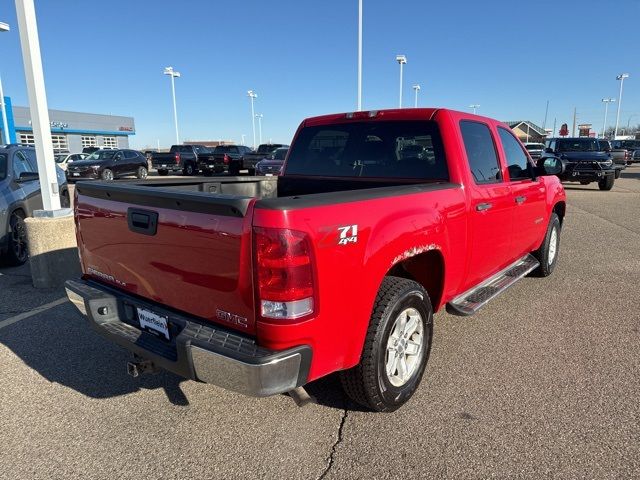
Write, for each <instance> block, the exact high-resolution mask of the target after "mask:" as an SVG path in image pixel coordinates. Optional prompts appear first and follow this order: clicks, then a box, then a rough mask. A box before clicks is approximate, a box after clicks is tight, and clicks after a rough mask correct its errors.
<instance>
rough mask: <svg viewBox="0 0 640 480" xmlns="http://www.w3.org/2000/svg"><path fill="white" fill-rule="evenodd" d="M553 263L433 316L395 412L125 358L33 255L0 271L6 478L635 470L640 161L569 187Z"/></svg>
mask: <svg viewBox="0 0 640 480" xmlns="http://www.w3.org/2000/svg"><path fill="white" fill-rule="evenodd" d="M566 187H567V193H568V197H569V207H568V213H567V218H566V221H565V225H564V230H563V233H562V244H561V253H560V255H561V257H560V263H559V265H558V268H557V270H556V271H555V273H554V274H553V275H552V276H551V277H549V278H547V279H538V278H526V279H524V280H522V281H520V282H518V283H517V284H516V285H515V286H514V287H513V288H512V289H510V290H509V291H508V292H506V293H505V294H503V295H501V296H500V297H498V298H497V299H496V300H494V301H493V302H491V303H490V304H489V305H487V306H486V307H484V308H483V309H482V310H480V312H478V313H477V314H476V315H475V316H474V317H470V318H460V317H453V316H450V315H448V314H446V313H444V312H440V313H438V314H437V315H436V316H435V335H434V343H433V351H432V354H431V360H430V363H429V365H428V367H427V370H426V373H425V377H424V380H423V383H422V385H421V387H420V388H419V389H418V391H417V393H416V395H415V397H414V398H413V399H412V401H410V402H409V403H408V404H407V405H405V406H404V407H403V408H401V409H400V410H398V411H396V412H394V413H392V414H374V413H370V412H366V411H363V410H362V409H360V408H359V407H357V406H356V405H354V404H353V403H351V402H349V401H347V400H346V399H345V398H344V396H343V394H342V392H341V390H340V388H339V382H338V381H337V380H336V378H335V376H333V377H329V378H326V379H322V380H320V381H318V382H314V383H313V384H311V385H310V386H309V388H308V390H309V393H310V394H311V395H313V396H314V397H315V398H316V399H317V403H312V404H308V405H306V406H304V407H298V406H296V404H295V403H294V402H293V401H292V399H290V398H289V397H287V396H284V395H279V396H276V397H271V398H265V399H253V398H247V397H243V396H241V395H238V394H235V393H232V392H227V391H225V390H222V389H220V388H217V387H214V386H210V385H204V384H198V383H195V382H191V381H184V380H182V379H180V378H178V377H176V376H174V375H171V374H168V373H160V374H158V375H153V376H143V377H140V378H137V379H132V378H130V377H129V376H127V375H126V371H125V363H126V361H127V359H128V358H129V357H128V354H127V353H126V352H125V351H124V350H121V349H120V348H119V347H116V346H114V345H112V344H110V343H109V342H107V341H106V340H103V339H102V338H100V337H98V336H97V335H96V334H94V333H93V331H91V330H90V329H89V327H88V326H87V325H86V323H85V322H84V320H83V319H82V318H81V317H80V316H79V314H77V313H76V311H75V309H74V308H73V307H72V306H71V305H69V304H68V303H65V304H61V305H57V306H54V307H53V308H50V309H49V310H46V311H44V312H40V313H37V314H35V315H33V316H31V317H28V318H25V319H23V320H20V321H18V322H16V323H13V324H8V325H6V326H4V327H3V326H2V325H3V321H8V320H10V319H11V318H12V317H14V316H15V315H16V314H20V313H23V312H30V311H33V310H34V309H36V308H38V307H40V306H42V305H45V304H48V303H51V302H54V301H55V300H57V299H59V298H60V297H62V296H63V291H62V289H57V290H51V291H35V290H34V289H33V288H32V287H31V286H30V278H29V270H28V267H20V268H7V267H1V266H0V378H1V379H2V386H1V387H0V445H2V448H0V465H1V468H0V479H5V478H6V479H12V480H14V479H15V480H20V479H38V478H42V479H45V478H46V479H49V478H82V479H83V480H84V479H94V478H96V479H97V478H113V477H118V478H120V479H123V480H124V479H130V478H131V479H133V478H136V479H140V478H153V479H160V478H163V479H164V478H192V479H200V478H203V479H204V478H207V479H210V478H268V479H270V478H288V479H298V478H299V479H318V478H324V479H343V478H354V479H360V478H407V477H429V478H455V479H460V478H488V477H498V478H536V479H537V478H562V479H566V478H603V479H604V478H638V477H640V455H639V454H640V402H639V401H638V400H639V396H640V315H639V314H638V311H637V301H636V297H637V292H638V290H639V289H640V215H639V214H638V212H639V211H640V166H634V167H631V168H629V169H627V170H626V171H625V172H624V173H623V178H621V179H620V180H618V181H616V184H615V186H614V189H613V190H612V191H611V192H600V191H598V190H597V186H596V187H594V186H591V185H590V186H580V185H566Z"/></svg>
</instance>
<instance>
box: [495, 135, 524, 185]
mask: <svg viewBox="0 0 640 480" xmlns="http://www.w3.org/2000/svg"><path fill="white" fill-rule="evenodd" d="M498 135H500V141H501V142H502V149H503V151H504V156H505V159H506V160H507V169H508V170H509V178H510V179H511V180H531V169H530V165H529V157H527V154H526V153H524V150H523V149H522V147H521V146H520V142H518V140H516V137H514V136H513V134H512V133H511V132H509V131H507V130H506V129H504V128H502V127H498Z"/></svg>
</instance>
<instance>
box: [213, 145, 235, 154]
mask: <svg viewBox="0 0 640 480" xmlns="http://www.w3.org/2000/svg"><path fill="white" fill-rule="evenodd" d="M235 151H236V147H233V146H231V145H218V146H217V147H216V148H215V149H214V150H213V153H231V152H235Z"/></svg>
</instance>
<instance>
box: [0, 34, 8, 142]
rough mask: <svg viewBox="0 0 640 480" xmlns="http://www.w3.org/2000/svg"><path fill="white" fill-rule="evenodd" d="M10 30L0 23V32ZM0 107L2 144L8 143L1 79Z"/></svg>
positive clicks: (0, 79) (0, 82)
mask: <svg viewBox="0 0 640 480" xmlns="http://www.w3.org/2000/svg"><path fill="white" fill-rule="evenodd" d="M9 30H11V28H10V27H9V24H8V23H4V22H0V32H8V31H9ZM0 106H1V107H2V133H3V135H2V136H3V137H4V143H10V142H11V140H10V139H9V124H8V123H7V106H6V105H5V104H4V90H3V89H2V77H0Z"/></svg>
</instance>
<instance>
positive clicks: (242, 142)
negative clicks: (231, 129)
mask: <svg viewBox="0 0 640 480" xmlns="http://www.w3.org/2000/svg"><path fill="white" fill-rule="evenodd" d="M240 136H241V137H242V140H241V141H240V145H244V137H246V135H245V134H244V133H243V134H242V135H240Z"/></svg>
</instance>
